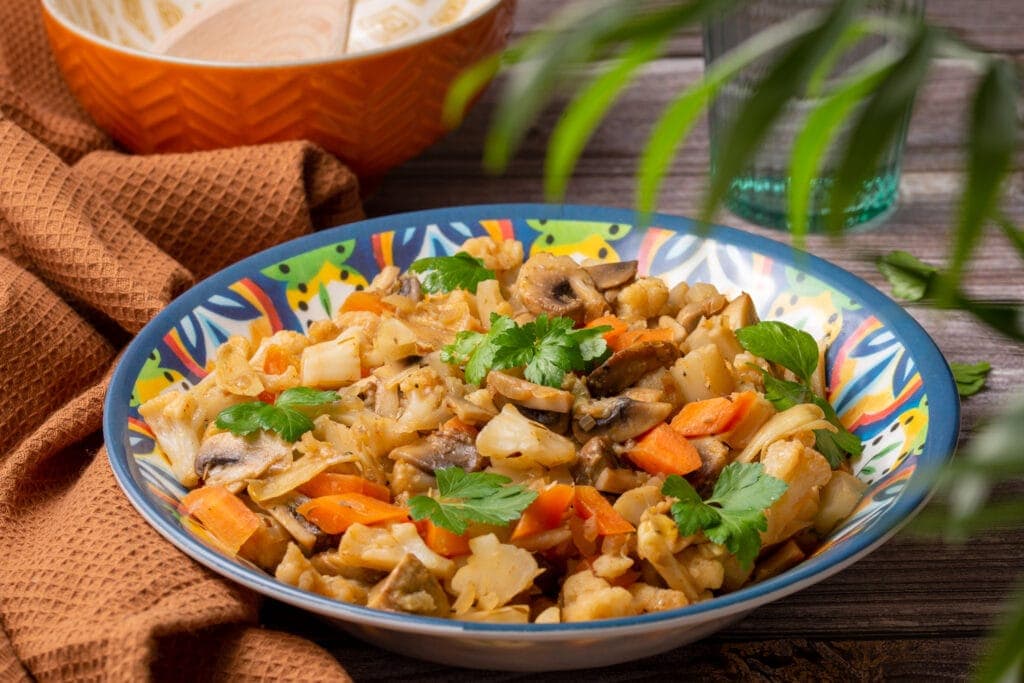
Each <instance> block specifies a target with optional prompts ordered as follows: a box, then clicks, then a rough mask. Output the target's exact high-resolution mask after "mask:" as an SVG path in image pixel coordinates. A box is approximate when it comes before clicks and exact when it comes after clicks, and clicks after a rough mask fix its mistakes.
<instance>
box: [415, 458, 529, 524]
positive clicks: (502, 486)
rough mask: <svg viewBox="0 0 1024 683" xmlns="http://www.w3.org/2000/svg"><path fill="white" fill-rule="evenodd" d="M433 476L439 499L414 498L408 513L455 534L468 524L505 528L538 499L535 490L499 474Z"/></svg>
mask: <svg viewBox="0 0 1024 683" xmlns="http://www.w3.org/2000/svg"><path fill="white" fill-rule="evenodd" d="M434 474H435V475H436V476H437V490H438V496H439V498H431V497H430V496H413V497H412V498H410V499H409V513H410V514H411V515H412V518H413V519H415V520H417V521H418V520H421V519H430V521H431V522H433V523H434V524H436V525H437V526H439V527H443V528H445V529H447V530H448V531H451V532H452V533H455V534H460V535H461V534H463V533H465V532H466V526H467V525H468V524H469V522H482V523H483V524H498V525H506V524H508V523H509V522H512V521H514V520H516V519H519V517H520V516H522V514H523V510H525V509H526V508H527V507H529V505H530V503H532V502H533V501H534V500H535V499H536V498H537V492H536V491H533V490H531V489H528V488H526V487H525V486H521V485H519V484H512V483H511V482H512V480H511V479H509V478H508V477H503V476H502V475H500V474H491V473H488V472H472V473H470V472H466V471H465V470H464V469H462V468H461V467H445V468H443V469H439V470H435V471H434Z"/></svg>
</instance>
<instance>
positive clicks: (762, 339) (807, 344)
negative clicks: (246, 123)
mask: <svg viewBox="0 0 1024 683" xmlns="http://www.w3.org/2000/svg"><path fill="white" fill-rule="evenodd" d="M736 338H737V339H738V340H739V342H740V345H741V346H743V348H744V349H746V350H747V351H749V352H750V353H752V354H754V355H755V356H760V357H761V358H764V359H765V360H768V361H770V362H772V363H778V364H779V365H781V366H782V367H784V368H786V369H787V370H791V371H792V372H793V374H795V375H796V376H797V377H799V378H800V379H802V380H803V381H804V382H805V383H810V381H811V376H812V375H813V374H814V369H815V368H817V367H818V343H817V342H816V341H814V337H812V336H811V335H809V334H807V333H806V332H804V331H803V330H798V329H796V328H795V327H792V326H790V325H787V324H786V323H782V322H778V321H774V320H770V321H767V322H761V323H757V324H756V325H749V326H747V327H742V328H740V329H738V330H736Z"/></svg>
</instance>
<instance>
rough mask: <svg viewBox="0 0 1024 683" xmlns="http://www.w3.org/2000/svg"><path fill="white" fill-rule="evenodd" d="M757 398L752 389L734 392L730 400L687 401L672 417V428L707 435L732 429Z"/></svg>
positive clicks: (688, 433) (692, 433) (694, 434)
mask: <svg viewBox="0 0 1024 683" xmlns="http://www.w3.org/2000/svg"><path fill="white" fill-rule="evenodd" d="M756 400H757V394H755V393H754V392H753V391H744V392H743V393H740V394H736V395H735V396H734V397H733V398H732V400H729V399H728V398H724V397H718V398H709V399H706V400H704V401H694V402H693V403H687V404H686V405H685V406H683V409H682V410H680V411H679V413H678V414H677V415H676V416H675V417H674V418H672V429H674V430H676V431H677V432H679V433H680V434H682V435H683V436H708V435H709V434H721V433H723V432H727V431H729V430H730V429H732V428H733V427H734V426H736V424H737V423H738V422H739V421H740V420H742V419H743V416H744V415H746V414H747V411H749V410H750V406H752V405H754V401H756Z"/></svg>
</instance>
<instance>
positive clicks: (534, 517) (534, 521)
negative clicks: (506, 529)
mask: <svg viewBox="0 0 1024 683" xmlns="http://www.w3.org/2000/svg"><path fill="white" fill-rule="evenodd" d="M575 493H576V492H575V491H573V487H572V486H569V485H568V484H555V485H554V486H552V487H551V488H549V489H546V490H544V491H541V492H540V494H538V495H537V498H536V499H535V500H534V501H533V502H532V503H530V506H529V507H528V508H526V509H525V510H523V516H522V517H520V518H519V523H518V524H516V530H515V531H513V532H512V538H513V540H514V539H517V538H522V537H524V536H529V535H531V534H537V533H540V532H541V531H547V530H548V529H554V528H556V527H557V526H558V525H560V524H561V523H562V519H563V518H564V517H565V511H566V510H568V509H569V505H570V503H572V499H573V497H574V496H575Z"/></svg>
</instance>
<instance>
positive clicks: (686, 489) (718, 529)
mask: <svg viewBox="0 0 1024 683" xmlns="http://www.w3.org/2000/svg"><path fill="white" fill-rule="evenodd" d="M786 488H787V484H786V482H784V481H782V480H781V479H777V478H775V477H773V476H771V475H769V474H766V473H765V471H764V466H763V465H761V463H756V462H752V463H738V462H734V463H732V464H731V465H729V466H727V467H726V468H725V469H724V470H722V474H721V475H720V476H719V477H718V481H717V482H716V483H715V489H714V491H712V493H711V497H710V498H708V499H707V500H705V501H701V499H700V495H699V494H698V493H697V491H696V490H694V488H693V486H691V485H690V483H689V482H688V481H686V480H685V479H683V478H682V477H680V476H679V475H678V474H673V475H670V476H669V477H668V478H667V479H666V480H665V484H664V485H663V486H662V487H661V492H662V493H664V494H665V495H666V496H671V497H673V498H675V499H676V502H675V503H673V504H672V508H671V512H672V517H673V519H675V522H676V526H678V527H679V533H680V534H682V535H684V536H690V535H692V534H695V533H697V532H698V531H703V532H704V535H705V536H707V537H708V540H710V541H711V542H713V543H718V544H720V545H724V546H725V547H726V549H728V550H729V552H731V553H732V554H733V555H735V556H736V559H737V560H739V562H740V564H741V565H742V566H744V567H749V566H750V564H751V563H752V562H753V561H754V560H755V559H756V558H757V554H758V553H759V552H760V551H761V534H760V532H762V531H764V530H765V529H767V528H768V520H767V518H766V517H765V515H764V511H765V510H766V509H767V508H768V507H770V506H771V505H772V503H774V502H775V501H777V500H778V499H779V498H780V497H782V494H783V493H785V492H786Z"/></svg>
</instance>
